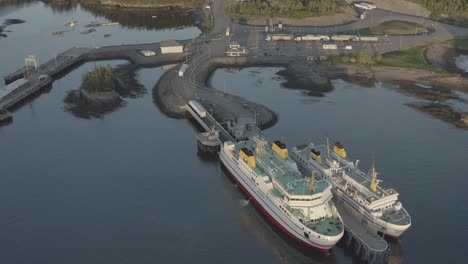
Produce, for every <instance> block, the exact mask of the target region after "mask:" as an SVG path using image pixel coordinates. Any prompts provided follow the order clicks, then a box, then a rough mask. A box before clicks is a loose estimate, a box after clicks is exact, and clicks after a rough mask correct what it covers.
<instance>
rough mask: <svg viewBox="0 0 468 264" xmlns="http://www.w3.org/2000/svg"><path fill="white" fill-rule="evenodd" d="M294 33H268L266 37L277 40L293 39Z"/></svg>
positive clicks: (267, 39)
mask: <svg viewBox="0 0 468 264" xmlns="http://www.w3.org/2000/svg"><path fill="white" fill-rule="evenodd" d="M293 39H294V35H293V34H268V35H266V37H265V40H266V41H276V40H293Z"/></svg>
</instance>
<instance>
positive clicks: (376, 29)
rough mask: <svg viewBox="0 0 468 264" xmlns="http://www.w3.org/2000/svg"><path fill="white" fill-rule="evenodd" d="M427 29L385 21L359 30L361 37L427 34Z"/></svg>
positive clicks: (415, 24) (418, 25)
mask: <svg viewBox="0 0 468 264" xmlns="http://www.w3.org/2000/svg"><path fill="white" fill-rule="evenodd" d="M427 32H428V28H427V27H426V26H424V25H421V24H418V23H415V22H409V21H401V20H392V21H385V22H382V23H378V24H375V25H372V26H370V27H368V28H365V29H361V30H359V34H361V35H390V36H391V35H397V36H401V35H419V34H422V33H427Z"/></svg>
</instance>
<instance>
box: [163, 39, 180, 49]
mask: <svg viewBox="0 0 468 264" xmlns="http://www.w3.org/2000/svg"><path fill="white" fill-rule="evenodd" d="M159 45H160V47H161V48H167V47H183V46H184V45H182V44H180V43H179V42H177V41H175V40H172V39H171V40H164V41H161V43H160V44H159Z"/></svg>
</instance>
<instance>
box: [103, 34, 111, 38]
mask: <svg viewBox="0 0 468 264" xmlns="http://www.w3.org/2000/svg"><path fill="white" fill-rule="evenodd" d="M110 36H112V35H111V34H104V37H105V38H108V37H110Z"/></svg>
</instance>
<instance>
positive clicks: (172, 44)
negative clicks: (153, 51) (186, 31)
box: [160, 40, 184, 54]
mask: <svg viewBox="0 0 468 264" xmlns="http://www.w3.org/2000/svg"><path fill="white" fill-rule="evenodd" d="M160 47H161V54H169V53H182V52H184V45H182V44H180V43H179V42H177V41H175V40H165V41H161V43H160Z"/></svg>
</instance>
